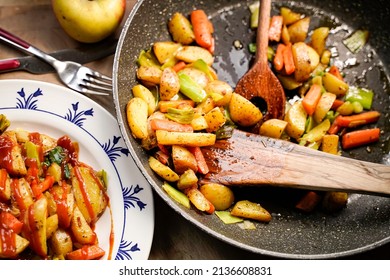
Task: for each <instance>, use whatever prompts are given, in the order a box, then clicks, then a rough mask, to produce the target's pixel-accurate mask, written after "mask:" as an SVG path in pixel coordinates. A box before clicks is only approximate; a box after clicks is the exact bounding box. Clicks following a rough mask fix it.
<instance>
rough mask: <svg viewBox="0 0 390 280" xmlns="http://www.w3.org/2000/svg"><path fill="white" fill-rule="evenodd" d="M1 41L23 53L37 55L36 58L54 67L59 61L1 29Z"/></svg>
mask: <svg viewBox="0 0 390 280" xmlns="http://www.w3.org/2000/svg"><path fill="white" fill-rule="evenodd" d="M0 40H2V41H3V42H6V43H8V44H10V45H11V46H13V47H16V48H18V49H19V50H21V51H24V52H26V53H29V54H32V55H35V56H37V57H39V58H41V59H43V60H45V61H46V62H48V63H49V64H51V65H52V66H54V64H55V62H56V61H57V60H56V59H55V58H54V57H52V56H50V55H48V54H46V53H45V52H43V51H41V50H40V49H38V48H36V47H34V46H32V45H31V44H29V43H27V42H26V41H24V40H23V39H21V38H19V37H17V36H15V35H13V34H11V33H9V32H8V31H6V30H4V29H3V28H0Z"/></svg>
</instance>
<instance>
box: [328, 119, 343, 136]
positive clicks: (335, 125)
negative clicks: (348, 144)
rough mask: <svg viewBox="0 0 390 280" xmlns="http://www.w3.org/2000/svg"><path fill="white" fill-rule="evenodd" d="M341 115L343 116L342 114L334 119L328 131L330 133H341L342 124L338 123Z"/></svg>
mask: <svg viewBox="0 0 390 280" xmlns="http://www.w3.org/2000/svg"><path fill="white" fill-rule="evenodd" d="M339 117H341V116H340V115H339V116H337V117H336V118H335V119H334V121H333V123H332V124H331V125H330V127H329V130H328V133H329V134H337V133H339V131H340V128H341V126H340V125H339V124H338V122H337V119H338V118H339Z"/></svg>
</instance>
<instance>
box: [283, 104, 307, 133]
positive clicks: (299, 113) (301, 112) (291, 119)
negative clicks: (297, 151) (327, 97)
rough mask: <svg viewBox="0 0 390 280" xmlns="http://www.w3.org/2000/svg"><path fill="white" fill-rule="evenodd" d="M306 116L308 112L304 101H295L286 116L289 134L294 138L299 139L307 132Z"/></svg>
mask: <svg viewBox="0 0 390 280" xmlns="http://www.w3.org/2000/svg"><path fill="white" fill-rule="evenodd" d="M306 118H307V113H306V111H305V108H304V107H303V105H302V102H301V101H297V102H295V103H294V104H293V105H292V106H291V108H290V109H289V110H288V111H287V113H286V115H285V117H284V120H285V121H286V122H287V126H286V132H287V134H288V135H289V136H290V137H292V138H294V139H299V138H300V137H301V136H302V134H303V133H304V132H305V125H306Z"/></svg>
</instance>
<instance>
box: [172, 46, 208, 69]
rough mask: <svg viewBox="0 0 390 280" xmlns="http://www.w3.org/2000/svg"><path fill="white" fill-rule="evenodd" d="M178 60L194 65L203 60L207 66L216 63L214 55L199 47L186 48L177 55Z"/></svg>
mask: <svg viewBox="0 0 390 280" xmlns="http://www.w3.org/2000/svg"><path fill="white" fill-rule="evenodd" d="M176 58H177V59H178V60H183V61H184V62H187V63H192V62H195V61H197V60H198V59H202V60H203V61H204V62H206V64H207V65H211V64H213V62H214V57H213V55H212V54H211V53H210V52H209V51H208V50H206V49H204V48H201V47H198V46H184V47H182V48H181V49H179V50H178V52H177V53H176Z"/></svg>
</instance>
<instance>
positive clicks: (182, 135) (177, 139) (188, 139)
mask: <svg viewBox="0 0 390 280" xmlns="http://www.w3.org/2000/svg"><path fill="white" fill-rule="evenodd" d="M156 137H157V142H158V143H159V144H161V145H182V146H191V147H196V146H197V147H202V146H211V145H214V144H215V140H216V136H215V134H213V133H203V132H199V133H192V132H170V131H164V130H157V131H156Z"/></svg>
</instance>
